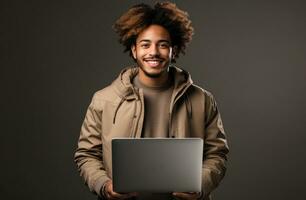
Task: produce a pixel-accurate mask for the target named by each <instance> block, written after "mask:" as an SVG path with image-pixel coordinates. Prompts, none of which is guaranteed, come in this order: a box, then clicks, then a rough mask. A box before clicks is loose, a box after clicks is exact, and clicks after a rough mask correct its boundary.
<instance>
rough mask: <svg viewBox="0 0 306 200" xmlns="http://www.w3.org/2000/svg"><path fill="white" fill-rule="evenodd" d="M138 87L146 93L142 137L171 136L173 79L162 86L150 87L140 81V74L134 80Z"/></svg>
mask: <svg viewBox="0 0 306 200" xmlns="http://www.w3.org/2000/svg"><path fill="white" fill-rule="evenodd" d="M133 85H134V86H135V87H136V88H139V89H142V90H143V94H144V105H145V106H144V110H145V112H144V113H145V116H144V126H143V129H142V133H141V137H164V138H165V137H169V133H168V132H169V112H170V101H171V96H172V92H173V84H172V81H171V80H170V81H168V82H167V84H166V85H164V86H162V87H148V86H146V85H144V84H143V83H141V82H140V81H139V78H138V75H137V76H136V77H135V78H134V80H133Z"/></svg>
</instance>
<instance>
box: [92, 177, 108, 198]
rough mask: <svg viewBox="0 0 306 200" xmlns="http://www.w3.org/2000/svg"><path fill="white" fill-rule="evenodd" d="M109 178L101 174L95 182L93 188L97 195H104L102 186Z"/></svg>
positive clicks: (103, 186)
mask: <svg viewBox="0 0 306 200" xmlns="http://www.w3.org/2000/svg"><path fill="white" fill-rule="evenodd" d="M108 180H110V179H109V178H108V177H107V176H101V177H100V178H98V179H97V180H96V182H95V186H94V190H95V192H96V193H97V195H98V196H99V197H102V198H103V197H104V193H103V191H104V188H105V183H106V181H108Z"/></svg>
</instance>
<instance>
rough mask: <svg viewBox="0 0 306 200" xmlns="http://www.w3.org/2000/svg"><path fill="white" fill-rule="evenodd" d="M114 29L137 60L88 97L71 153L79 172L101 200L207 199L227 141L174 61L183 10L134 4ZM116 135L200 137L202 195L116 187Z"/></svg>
mask: <svg viewBox="0 0 306 200" xmlns="http://www.w3.org/2000/svg"><path fill="white" fill-rule="evenodd" d="M114 29H115V30H116V32H117V33H118V34H119V36H120V42H121V43H122V44H123V45H124V46H125V48H126V49H125V50H126V51H129V52H130V55H131V56H132V58H133V59H134V60H135V61H136V63H137V64H136V66H134V67H130V68H125V69H123V70H122V72H121V73H120V75H119V77H118V78H117V79H116V80H115V81H114V82H113V83H112V84H111V85H109V86H108V87H106V88H104V89H102V90H100V91H98V92H96V93H95V95H94V96H93V99H92V102H91V104H90V105H89V108H88V110H87V113H86V117H85V120H84V123H83V126H82V128H81V133H80V138H79V142H78V148H77V150H76V153H75V162H76V163H77V166H78V168H79V171H80V174H81V176H82V177H83V178H84V180H85V183H86V184H87V185H88V187H89V189H90V190H91V191H92V192H94V193H96V194H97V195H98V196H99V198H101V199H127V198H132V199H205V200H207V199H210V194H211V192H212V191H213V189H215V188H216V187H217V185H218V184H219V182H220V181H221V179H222V178H223V176H224V174H225V169H226V160H227V153H228V145H227V141H226V137H225V133H224V129H223V125H222V121H221V118H220V114H219V111H218V109H217V105H216V102H215V100H214V98H213V96H212V95H211V93H209V92H208V91H206V90H204V89H202V88H200V87H198V86H196V85H194V84H193V82H192V80H191V77H190V75H189V73H188V72H186V71H185V70H183V69H180V68H178V67H175V66H174V65H172V63H173V62H175V59H176V58H178V57H179V55H180V53H184V50H185V48H186V44H187V43H188V42H190V41H191V37H192V34H193V28H192V26H191V21H190V20H189V19H188V14H187V13H186V12H184V11H182V10H180V9H178V8H177V7H176V5H175V4H173V3H170V2H163V3H156V4H155V6H154V7H153V8H152V7H150V6H149V5H146V4H139V5H136V6H133V7H132V8H130V9H129V10H128V11H127V12H126V13H125V14H123V15H122V16H121V17H120V18H119V19H118V20H117V21H116V23H115V25H114ZM114 137H138V138H139V137H173V138H175V137H177V138H183V137H199V138H202V139H203V140H204V152H203V153H204V156H203V171H202V172H203V173H202V174H203V177H202V186H203V189H202V192H201V193H192V192H190V193H188V192H186V193H177V192H175V191H173V193H171V194H139V193H128V194H119V193H116V192H114V191H113V185H112V180H111V177H112V166H111V165H112V163H111V152H110V151H111V149H110V148H111V140H112V138H114ZM148 173H149V172H148ZM136 192H137V191H136Z"/></svg>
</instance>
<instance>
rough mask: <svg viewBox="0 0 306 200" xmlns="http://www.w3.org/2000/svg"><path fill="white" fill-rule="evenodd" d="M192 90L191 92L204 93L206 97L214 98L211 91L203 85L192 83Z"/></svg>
mask: <svg viewBox="0 0 306 200" xmlns="http://www.w3.org/2000/svg"><path fill="white" fill-rule="evenodd" d="M190 91H191V93H195V94H201V95H204V98H212V97H213V95H212V93H211V92H210V91H208V90H207V89H204V88H203V87H201V86H199V85H196V84H194V83H193V84H192V85H191V87H190Z"/></svg>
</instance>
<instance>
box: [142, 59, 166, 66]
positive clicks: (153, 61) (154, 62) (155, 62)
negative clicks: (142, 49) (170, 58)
mask: <svg viewBox="0 0 306 200" xmlns="http://www.w3.org/2000/svg"><path fill="white" fill-rule="evenodd" d="M144 61H145V62H146V63H147V64H148V65H149V66H150V67H157V66H158V65H159V64H160V63H161V62H162V60H156V59H145V60H144Z"/></svg>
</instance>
